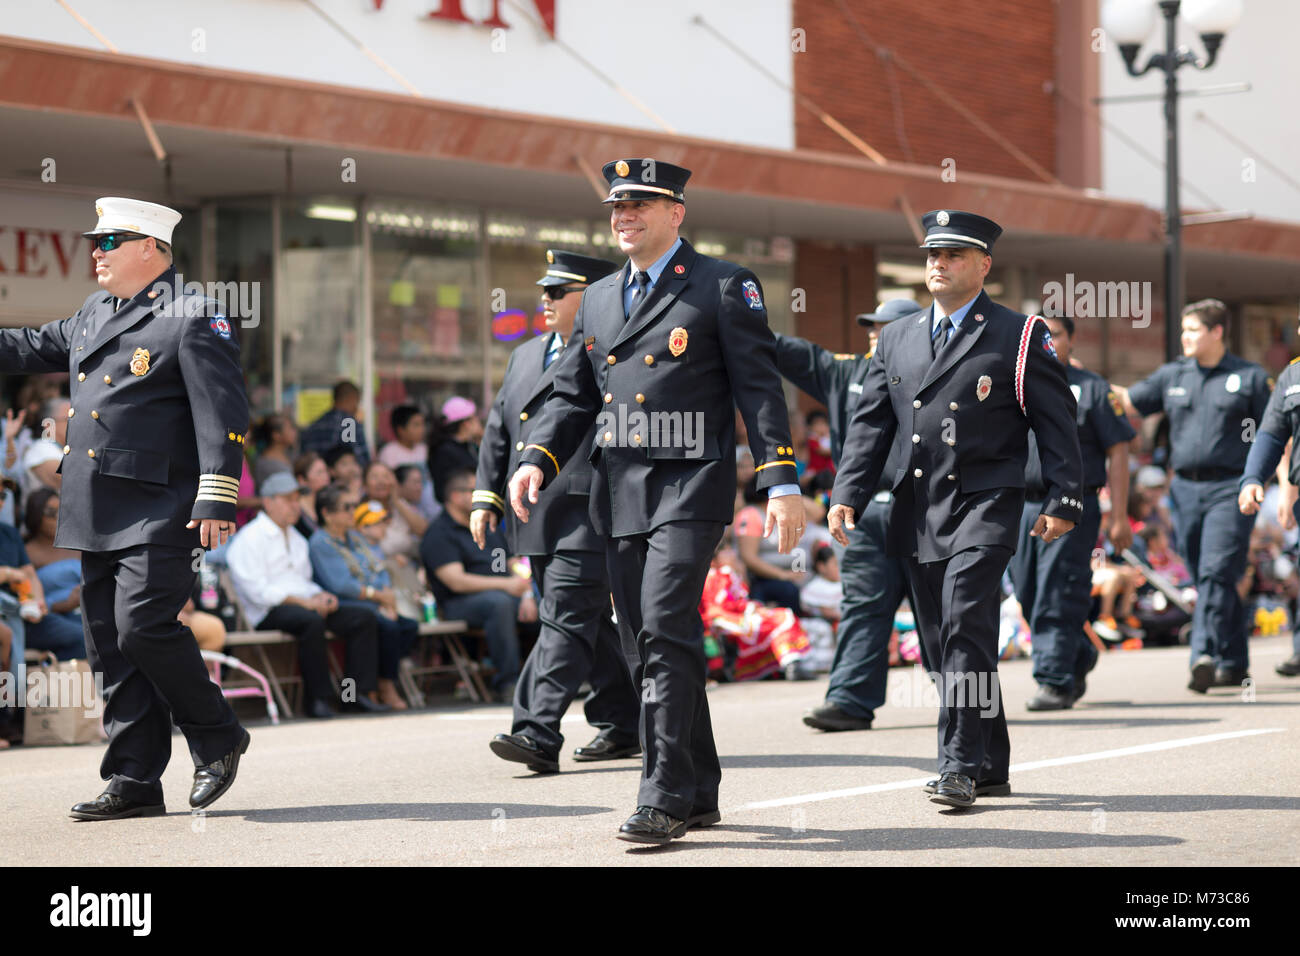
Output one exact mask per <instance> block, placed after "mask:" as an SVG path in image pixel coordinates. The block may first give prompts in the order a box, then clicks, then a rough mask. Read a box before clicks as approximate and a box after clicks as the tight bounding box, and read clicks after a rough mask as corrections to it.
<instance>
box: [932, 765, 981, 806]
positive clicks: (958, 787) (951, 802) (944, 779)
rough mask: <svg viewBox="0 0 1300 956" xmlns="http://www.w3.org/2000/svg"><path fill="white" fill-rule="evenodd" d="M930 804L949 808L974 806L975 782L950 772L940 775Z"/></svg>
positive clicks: (963, 775) (960, 774)
mask: <svg viewBox="0 0 1300 956" xmlns="http://www.w3.org/2000/svg"><path fill="white" fill-rule="evenodd" d="M930 802H931V803H942V804H944V805H945V806H949V807H972V806H974V805H975V781H974V780H973V779H971V778H970V777H968V776H966V775H965V774H964V773H954V772H953V771H951V770H949V771H947V772H946V773H941V774H939V784H938V786H936V787H935V788H934V793H932V794H931V795H930Z"/></svg>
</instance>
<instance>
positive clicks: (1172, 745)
mask: <svg viewBox="0 0 1300 956" xmlns="http://www.w3.org/2000/svg"><path fill="white" fill-rule="evenodd" d="M1285 729H1286V728H1285V727H1266V728H1263V729H1259V730H1235V731H1231V732H1229V733H1223V734H1207V735H1206V736H1203V737H1183V738H1180V739H1177V740H1162V741H1159V742H1157V743H1153V744H1139V745H1138V746H1136V747H1120V748H1119V749H1117V750H1099V751H1097V752H1096V753H1090V754H1077V755H1075V756H1073V757H1052V758H1050V759H1048V760H1031V761H1030V762H1028V763H1017V764H1012V765H1011V772H1012V773H1023V772H1024V771H1026V770H1039V769H1041V768H1043V767H1061V766H1065V765H1066V764H1072V763H1088V762H1089V761H1092V760H1109V759H1111V758H1112V757H1130V756H1132V755H1134V754H1145V753H1152V752H1154V751H1157V750H1175V749H1177V748H1179V747H1194V746H1196V745H1197V744H1209V743H1214V742H1216V741H1219V740H1234V739H1236V738H1238V737H1254V736H1256V735H1258V734H1277V733H1281V732H1282V731H1283V730H1285ZM934 778H935V774H928V775H926V776H924V777H916V778H914V779H912V780H894V781H892V782H890V783H877V784H873V785H872V786H869V787H851V788H849V789H847V790H825V791H823V792H821V793H803V794H799V795H798V796H795V797H782V798H780V799H778V800H759V801H756V802H754V803H745V804H741V805H740V806H738V807H735V808H734V809H735V810H766V809H770V808H771V807H790V806H794V805H796V804H800V803H817V802H818V801H821V800H837V799H839V798H840V797H857V796H861V795H862V794H866V793H885V792H887V791H890V790H911V789H913V788H917V787H921V786H923V785H924V784H925V782H926V781H927V780H933V779H934Z"/></svg>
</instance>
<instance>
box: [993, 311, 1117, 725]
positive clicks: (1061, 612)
mask: <svg viewBox="0 0 1300 956" xmlns="http://www.w3.org/2000/svg"><path fill="white" fill-rule="evenodd" d="M1045 321H1046V322H1047V328H1048V330H1049V331H1050V332H1051V333H1052V344H1053V345H1054V346H1055V348H1056V354H1057V357H1058V358H1059V359H1060V360H1061V364H1062V366H1064V368H1065V375H1066V379H1067V380H1068V381H1069V383H1070V393H1071V394H1072V395H1073V396H1074V398H1075V402H1076V404H1077V408H1078V411H1077V414H1076V416H1075V420H1076V421H1077V422H1078V428H1079V451H1080V454H1081V455H1082V457H1083V487H1084V489H1085V490H1084V494H1083V516H1082V518H1081V520H1080V522H1079V527H1078V528H1076V529H1075V530H1074V532H1073V533H1072V534H1067V535H1065V536H1063V537H1061V538H1058V539H1056V540H1055V541H1050V542H1049V541H1044V540H1042V539H1038V538H1033V537H1031V534H1032V532H1033V529H1034V525H1035V523H1036V522H1037V521H1038V514H1039V512H1040V511H1041V510H1042V507H1043V499H1044V497H1045V496H1046V494H1047V488H1046V486H1045V484H1044V482H1043V476H1042V472H1041V469H1040V468H1039V467H1038V460H1039V459H1038V442H1037V437H1036V435H1035V434H1034V433H1033V432H1030V433H1029V459H1028V466H1027V471H1026V473H1025V510H1024V512H1023V513H1022V514H1021V516H1020V537H1019V542H1018V544H1017V547H1016V554H1015V557H1014V558H1012V559H1011V566H1010V568H1009V570H1010V572H1011V580H1012V581H1013V582H1014V583H1015V587H1016V598H1017V599H1018V600H1019V601H1020V608H1021V612H1022V613H1023V614H1024V616H1025V620H1026V621H1027V622H1028V623H1029V631H1030V635H1031V642H1030V643H1031V647H1032V648H1033V662H1034V680H1035V681H1037V682H1038V691H1037V693H1035V694H1034V696H1033V697H1031V698H1030V699H1029V700H1027V701H1026V702H1025V707H1027V708H1028V709H1029V710H1065V709H1067V708H1069V707H1073V706H1074V704H1075V703H1076V702H1077V701H1078V700H1079V698H1080V697H1082V696H1083V694H1084V691H1085V690H1087V676H1088V672H1089V671H1091V670H1092V669H1093V667H1095V666H1096V664H1097V649H1096V648H1095V647H1093V646H1092V642H1091V641H1089V640H1088V637H1087V635H1086V634H1085V633H1084V630H1083V626H1084V624H1086V623H1087V621H1088V611H1089V610H1090V609H1091V608H1092V552H1093V548H1094V547H1096V545H1097V535H1098V533H1099V532H1100V531H1101V505H1100V503H1099V502H1098V501H1097V493H1098V492H1099V491H1100V490H1101V489H1102V487H1103V486H1105V485H1107V483H1108V478H1109V487H1110V527H1109V528H1107V529H1106V530H1107V535H1108V537H1109V538H1110V543H1111V545H1112V547H1113V548H1114V549H1115V553H1116V554H1119V553H1120V552H1122V551H1123V550H1124V549H1125V548H1127V547H1128V546H1129V545H1130V544H1132V543H1133V529H1132V528H1131V527H1130V526H1129V523H1128V481H1129V475H1128V443H1129V442H1130V441H1131V440H1132V439H1133V437H1134V435H1135V434H1136V433H1135V432H1134V431H1133V426H1132V425H1130V424H1129V421H1128V418H1127V417H1125V415H1124V406H1123V405H1122V404H1121V403H1120V400H1119V397H1118V396H1117V395H1116V394H1115V393H1114V392H1113V391H1112V390H1111V388H1110V385H1109V384H1107V382H1106V380H1105V379H1104V378H1102V377H1101V376H1100V375H1096V374H1094V373H1092V372H1089V371H1088V370H1087V369H1083V368H1078V367H1076V366H1074V365H1072V364H1070V355H1071V352H1072V350H1073V344H1074V320H1073V319H1071V318H1069V317H1068V316H1060V317H1056V316H1048V317H1047V319H1046V320H1045Z"/></svg>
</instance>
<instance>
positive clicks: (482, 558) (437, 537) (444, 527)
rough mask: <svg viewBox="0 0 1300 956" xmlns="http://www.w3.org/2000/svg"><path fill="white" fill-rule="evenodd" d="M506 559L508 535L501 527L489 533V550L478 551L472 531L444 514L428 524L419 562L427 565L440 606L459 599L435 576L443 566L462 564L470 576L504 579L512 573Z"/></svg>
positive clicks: (430, 584) (425, 566)
mask: <svg viewBox="0 0 1300 956" xmlns="http://www.w3.org/2000/svg"><path fill="white" fill-rule="evenodd" d="M507 556H508V552H507V550H506V536H505V535H504V534H502V533H501V530H500V529H499V528H498V529H497V530H496V531H489V532H488V533H487V547H485V548H483V549H482V550H479V546H478V545H477V544H475V543H474V536H473V535H472V534H470V530H469V528H467V527H465V526H464V525H460V524H457V523H456V522H455V521H453V520H452V518H451V515H449V514H448V513H447V512H445V511H444V512H443V513H442V514H440V515H438V517H436V518H434V519H433V521H431V522H429V529H428V530H427V531H425V532H424V537H423V538H422V539H420V560H421V561H423V562H424V571H425V574H426V575H428V578H429V588H430V590H432V591H433V596H434V597H435V598H436V599H437V601H438V603H439V604H444V603H445V602H446V601H447V599H448V598H451V597H455V596H456V594H455V592H454V591H452V590H450V589H449V588H448V587H447V586H446V585H445V584H443V583H442V580H441V579H440V578H439V577H438V575H437V574H436V573H435V572H436V571H437V570H438V569H439V568H440V567H442V566H443V565H446V564H455V563H456V562H457V561H459V562H460V564H461V566H462V567H463V568H464V569H465V572H466V573H467V574H491V575H496V576H499V577H505V576H507V575H508V574H509V573H510V571H509V570H508V568H507V567H506V558H507Z"/></svg>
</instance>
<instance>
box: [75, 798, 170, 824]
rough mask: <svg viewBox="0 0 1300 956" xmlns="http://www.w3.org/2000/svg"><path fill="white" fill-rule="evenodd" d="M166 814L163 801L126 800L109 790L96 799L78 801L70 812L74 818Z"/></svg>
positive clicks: (156, 815)
mask: <svg viewBox="0 0 1300 956" xmlns="http://www.w3.org/2000/svg"><path fill="white" fill-rule="evenodd" d="M166 814H167V807H166V805H164V804H163V803H161V802H159V803H141V802H139V801H138V800H126V799H123V798H122V797H119V796H118V795H117V794H116V793H109V792H107V791H105V792H104V793H101V794H100V795H99V796H97V797H96V798H95V799H94V800H89V801H87V802H85V803H78V804H77V805H76V806H74V807H73V808H72V809H71V810H70V811H69V812H68V816H70V817H72V819H74V820H125V819H126V818H127V817H161V816H165V815H166Z"/></svg>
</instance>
